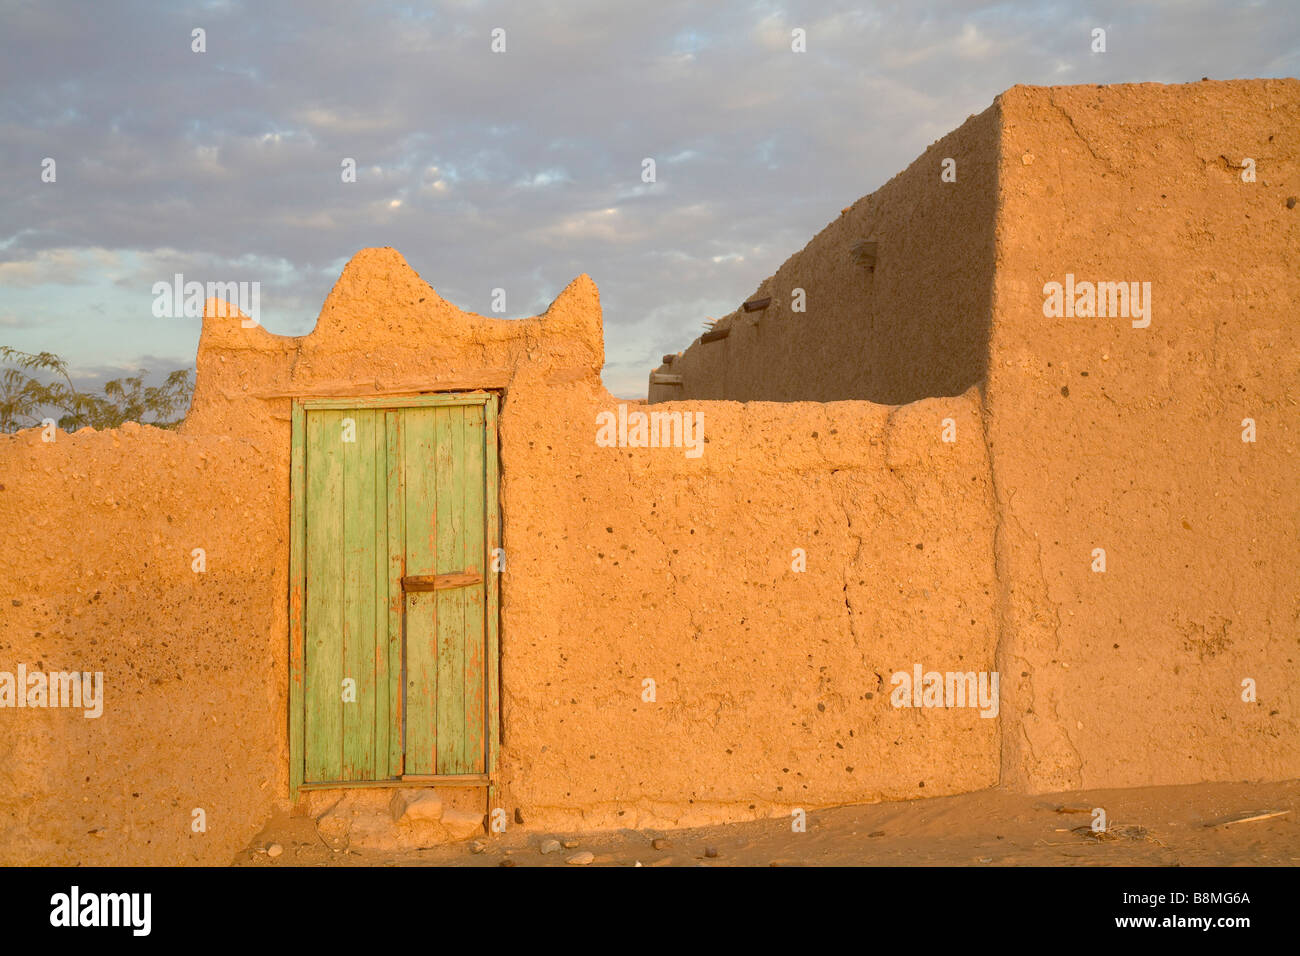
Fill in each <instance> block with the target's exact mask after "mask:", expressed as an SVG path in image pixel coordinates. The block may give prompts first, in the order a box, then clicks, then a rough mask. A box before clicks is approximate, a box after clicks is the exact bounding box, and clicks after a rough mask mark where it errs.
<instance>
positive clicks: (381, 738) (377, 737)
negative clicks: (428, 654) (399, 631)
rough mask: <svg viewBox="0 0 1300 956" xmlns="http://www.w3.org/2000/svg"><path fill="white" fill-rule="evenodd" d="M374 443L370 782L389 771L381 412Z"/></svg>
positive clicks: (376, 413) (385, 489) (383, 426)
mask: <svg viewBox="0 0 1300 956" xmlns="http://www.w3.org/2000/svg"><path fill="white" fill-rule="evenodd" d="M370 414H371V416H372V420H371V430H372V431H373V432H374V444H373V447H372V449H371V465H372V471H373V474H372V481H373V482H374V485H373V487H374V499H373V502H372V507H373V508H374V532H375V533H374V539H373V541H372V542H371V545H370V573H371V574H372V575H373V576H374V592H373V600H372V601H371V612H372V615H371V627H370V636H371V642H370V653H371V655H372V657H373V658H374V662H375V666H374V697H375V704H374V707H373V708H372V710H371V712H370V719H371V722H372V724H373V726H374V750H373V752H372V754H371V759H370V779H371V780H382V779H384V778H385V777H387V776H389V772H388V751H389V743H388V733H389V726H390V724H391V722H390V719H389V717H390V715H389V707H388V687H389V667H390V666H391V664H390V662H389V660H388V422H387V416H386V415H385V414H384V412H383V410H382V409H379V410H374V411H372V412H371V413H370Z"/></svg>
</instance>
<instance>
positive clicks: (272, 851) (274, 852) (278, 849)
mask: <svg viewBox="0 0 1300 956" xmlns="http://www.w3.org/2000/svg"><path fill="white" fill-rule="evenodd" d="M283 852H284V847H282V846H280V844H278V843H272V844H271V845H270V846H268V847H267V848H266V855H267V856H269V857H270V858H271V859H273V860H274V859H275V858H276V857H277V856H279V855H280V854H281V853H283Z"/></svg>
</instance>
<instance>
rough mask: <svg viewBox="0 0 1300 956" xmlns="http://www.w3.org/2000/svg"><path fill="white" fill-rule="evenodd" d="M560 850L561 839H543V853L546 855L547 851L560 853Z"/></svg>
mask: <svg viewBox="0 0 1300 956" xmlns="http://www.w3.org/2000/svg"><path fill="white" fill-rule="evenodd" d="M559 852H560V841H559V840H543V841H542V854H543V855H545V854H547V853H559Z"/></svg>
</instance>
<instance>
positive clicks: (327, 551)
mask: <svg viewBox="0 0 1300 956" xmlns="http://www.w3.org/2000/svg"><path fill="white" fill-rule="evenodd" d="M293 432H294V445H293V466H292V472H293V474H292V478H293V538H292V541H293V546H292V549H291V561H290V564H291V594H290V599H291V601H290V603H291V621H292V629H293V640H292V652H291V674H290V681H291V683H290V740H291V760H292V773H291V778H292V779H291V783H292V788H293V790H294V792H295V794H296V791H297V790H298V789H299V787H301V786H303V785H323V784H329V783H344V784H346V783H382V782H397V781H401V780H403V779H407V780H410V779H412V778H433V777H471V778H477V777H482V778H483V779H484V780H486V778H487V777H488V775H490V773H491V771H492V769H493V767H494V764H495V740H496V735H497V726H498V717H497V715H498V708H497V681H496V673H497V646H496V645H497V627H496V624H497V621H496V617H497V591H496V580H497V576H496V574H495V573H493V570H494V569H493V568H492V566H491V565H492V563H493V561H494V559H495V554H494V551H495V549H496V548H497V547H498V520H497V494H496V492H497V488H496V483H497V467H496V460H497V459H496V455H497V442H496V397H495V396H494V395H491V394H487V393H473V394H468V395H436V396H422V397H420V398H414V399H405V400H400V401H396V400H388V401H386V402H385V401H383V400H379V401H353V402H346V401H336V400H319V401H305V402H300V403H297V404H296V405H295V409H294V429H293Z"/></svg>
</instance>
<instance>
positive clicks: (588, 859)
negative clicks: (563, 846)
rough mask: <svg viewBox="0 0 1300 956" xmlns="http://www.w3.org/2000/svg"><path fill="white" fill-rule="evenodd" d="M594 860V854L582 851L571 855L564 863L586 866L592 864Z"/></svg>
mask: <svg viewBox="0 0 1300 956" xmlns="http://www.w3.org/2000/svg"><path fill="white" fill-rule="evenodd" d="M595 859H596V854H594V853H592V852H591V851H590V850H583V851H582V852H581V853H575V854H573V856H571V857H569V859H568V860H567V861H566V862H568V863H572V864H573V865H574V866H586V865H587V864H588V863H592V862H594V861H595Z"/></svg>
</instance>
